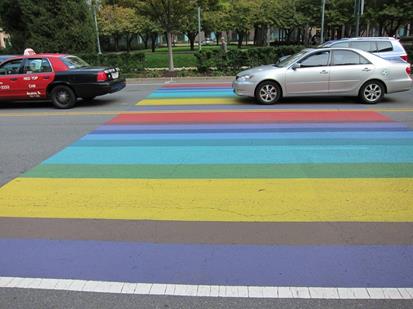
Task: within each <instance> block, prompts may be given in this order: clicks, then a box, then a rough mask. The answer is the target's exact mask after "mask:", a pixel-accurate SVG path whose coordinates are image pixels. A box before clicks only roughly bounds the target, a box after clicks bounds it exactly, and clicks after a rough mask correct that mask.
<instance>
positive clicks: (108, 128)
mask: <svg viewBox="0 0 413 309" xmlns="http://www.w3.org/2000/svg"><path fill="white" fill-rule="evenodd" d="M307 128H310V129H317V128H343V129H345V128H361V129H368V128H373V129H377V128H380V129H410V128H409V127H408V126H406V125H404V124H402V123H398V122H385V123H383V122H369V123H363V122H349V123H245V124H239V123H234V124H232V123H230V124H161V125H145V124H142V125H104V126H101V127H99V128H97V129H96V131H124V130H136V131H138V130H143V131H146V130H204V129H307Z"/></svg>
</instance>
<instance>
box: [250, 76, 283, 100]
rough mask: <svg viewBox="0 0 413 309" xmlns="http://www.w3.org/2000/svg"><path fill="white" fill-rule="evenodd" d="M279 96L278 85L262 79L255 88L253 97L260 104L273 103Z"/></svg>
mask: <svg viewBox="0 0 413 309" xmlns="http://www.w3.org/2000/svg"><path fill="white" fill-rule="evenodd" d="M280 97H281V88H280V86H279V85H278V84H277V83H276V82H273V81H264V82H262V83H261V84H259V85H258V86H257V88H256V89H255V98H256V99H257V100H258V102H259V103H261V104H266V105H270V104H275V103H277V102H278V100H279V99H280Z"/></svg>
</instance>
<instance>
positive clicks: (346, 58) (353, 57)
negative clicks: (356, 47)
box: [332, 50, 369, 65]
mask: <svg viewBox="0 0 413 309" xmlns="http://www.w3.org/2000/svg"><path fill="white" fill-rule="evenodd" d="M368 63H369V61H368V60H367V59H365V58H364V57H362V56H361V55H359V54H357V53H355V52H353V51H349V50H335V51H334V52H333V63H332V65H358V64H368Z"/></svg>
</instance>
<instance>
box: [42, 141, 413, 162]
mask: <svg viewBox="0 0 413 309" xmlns="http://www.w3.org/2000/svg"><path fill="white" fill-rule="evenodd" d="M45 163H46V164H47V163H49V164H231V163H232V164H260V163H261V164H265V163H268V164H277V163H278V164H285V163H413V145H407V146H406V145H396V146H382V145H359V146H352V145H349V146H341V145H337V146H336V145H333V146H326V145H310V146H301V145H300V146H298V145H297V146H209V147H202V146H194V147H190V148H189V147H122V148H115V147H83V148H81V147H68V148H66V149H65V150H63V151H61V152H59V153H58V154H56V155H55V156H53V157H51V158H50V159H48V160H46V161H45Z"/></svg>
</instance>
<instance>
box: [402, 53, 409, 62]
mask: <svg viewBox="0 0 413 309" xmlns="http://www.w3.org/2000/svg"><path fill="white" fill-rule="evenodd" d="M400 58H402V60H404V61H406V62H407V60H409V57H408V56H407V55H403V56H400Z"/></svg>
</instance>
